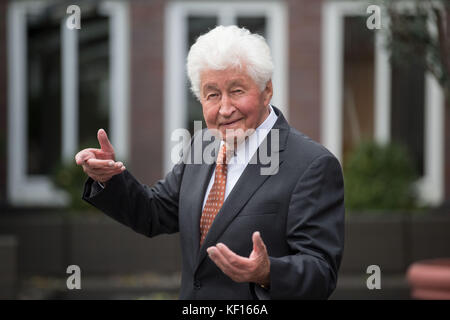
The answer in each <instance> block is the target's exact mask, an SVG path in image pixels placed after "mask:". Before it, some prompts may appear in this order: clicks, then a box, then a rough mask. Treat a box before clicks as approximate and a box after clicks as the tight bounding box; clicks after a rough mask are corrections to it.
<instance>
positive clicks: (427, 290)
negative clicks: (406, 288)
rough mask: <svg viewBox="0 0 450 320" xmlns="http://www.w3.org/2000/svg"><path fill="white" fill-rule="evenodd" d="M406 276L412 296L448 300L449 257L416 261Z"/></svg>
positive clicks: (449, 289) (449, 290)
mask: <svg viewBox="0 0 450 320" xmlns="http://www.w3.org/2000/svg"><path fill="white" fill-rule="evenodd" d="M407 278H408V282H409V285H410V286H411V296H412V298H414V299H434V300H450V258H442V259H433V260H423V261H417V262H415V263H413V264H412V265H411V266H409V268H408V271H407Z"/></svg>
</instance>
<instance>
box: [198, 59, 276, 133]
mask: <svg viewBox="0 0 450 320" xmlns="http://www.w3.org/2000/svg"><path fill="white" fill-rule="evenodd" d="M271 98H272V82H271V81H269V82H268V83H267V85H266V88H265V89H264V90H263V91H262V92H261V91H260V90H259V88H258V85H257V84H256V83H255V82H254V81H253V79H252V78H251V77H250V76H248V75H247V73H246V72H245V69H244V68H243V70H239V69H225V70H206V71H204V72H203V73H202V75H201V78H200V102H201V104H202V107H203V116H204V118H205V121H206V125H207V126H208V128H209V129H217V130H219V131H220V132H221V134H222V138H223V139H225V138H227V137H226V133H227V130H228V133H230V131H229V130H238V129H241V130H242V131H240V130H239V131H240V132H246V131H247V130H248V129H256V128H257V127H258V126H259V125H260V124H261V123H262V122H263V121H264V120H265V118H266V117H267V116H268V114H269V108H268V104H269V102H270V99H271ZM232 135H233V136H237V137H238V140H240V139H239V136H240V135H239V134H238V135H236V134H232ZM228 138H231V137H228Z"/></svg>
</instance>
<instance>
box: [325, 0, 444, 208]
mask: <svg viewBox="0 0 450 320" xmlns="http://www.w3.org/2000/svg"><path fill="white" fill-rule="evenodd" d="M406 6H407V4H406ZM366 8H367V5H364V4H362V3H357V2H338V1H336V2H326V3H325V4H324V6H323V10H322V30H323V36H322V61H323V62H322V63H323V69H322V84H323V90H322V115H323V118H322V143H323V144H324V145H325V146H326V147H327V148H329V149H330V150H331V151H332V152H333V153H334V154H335V155H336V156H337V157H338V159H340V161H345V156H346V155H347V154H348V152H349V151H351V149H352V147H353V146H354V145H355V142H356V141H355V136H356V140H358V137H368V138H370V137H373V138H374V139H376V140H377V141H379V142H381V143H385V142H389V141H390V140H393V141H399V142H402V143H403V144H405V145H406V146H407V147H408V149H409V151H410V153H411V155H412V156H413V159H414V160H415V163H416V165H417V169H418V170H419V172H420V173H421V174H422V177H421V178H420V179H419V181H417V184H416V186H417V188H418V190H419V194H420V196H421V200H422V201H424V202H426V203H429V204H439V203H440V202H441V201H442V200H443V191H444V180H443V147H444V146H443V128H444V127H443V126H444V123H443V119H444V117H443V110H444V109H443V108H444V106H443V104H444V99H443V92H442V89H441V88H440V86H439V84H438V83H437V81H436V80H435V79H434V78H433V76H432V75H431V74H429V73H427V72H426V71H425V68H424V67H423V61H420V59H419V60H417V61H406V62H405V63H402V64H398V63H396V64H393V65H391V63H390V62H389V53H388V52H387V50H386V47H385V42H384V35H383V33H382V32H374V31H371V30H368V29H367V28H366V27H365V25H366V24H365V20H366V19H367V17H368V15H367V14H366ZM383 17H384V18H385V19H386V16H383ZM385 23H386V21H385V22H384V23H383V21H382V27H383V25H384V26H386V24H385ZM358 26H359V27H358ZM352 42H357V43H358V45H356V46H355V45H354V43H353V44H352ZM361 77H364V79H363V80H362V78H361ZM355 133H356V134H355Z"/></svg>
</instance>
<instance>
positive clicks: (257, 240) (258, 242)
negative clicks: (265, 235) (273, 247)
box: [252, 231, 267, 254]
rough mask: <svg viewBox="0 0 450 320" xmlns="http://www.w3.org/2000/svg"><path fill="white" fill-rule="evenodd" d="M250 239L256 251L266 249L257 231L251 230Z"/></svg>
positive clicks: (261, 251) (263, 251) (264, 250)
mask: <svg viewBox="0 0 450 320" xmlns="http://www.w3.org/2000/svg"><path fill="white" fill-rule="evenodd" d="M252 241H253V250H254V251H255V252H256V253H258V254H261V253H265V252H266V251H267V250H266V245H265V244H264V241H263V240H262V238H261V234H260V233H259V231H256V232H253V235H252Z"/></svg>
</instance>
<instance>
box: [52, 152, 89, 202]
mask: <svg viewBox="0 0 450 320" xmlns="http://www.w3.org/2000/svg"><path fill="white" fill-rule="evenodd" d="M52 178H53V182H54V184H55V185H56V186H57V187H59V188H61V189H63V190H64V191H66V192H67V193H68V195H69V199H70V204H69V209H72V210H76V211H86V210H89V211H92V209H93V207H92V206H91V205H89V204H88V203H87V202H86V201H84V200H82V199H81V197H82V193H83V187H84V183H85V182H86V179H87V175H86V174H85V173H84V171H83V169H82V168H81V167H80V166H78V165H77V164H76V163H75V160H74V161H71V162H69V163H67V164H63V163H61V164H59V165H58V166H57V167H56V168H55V169H54V171H53V177H52Z"/></svg>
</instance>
